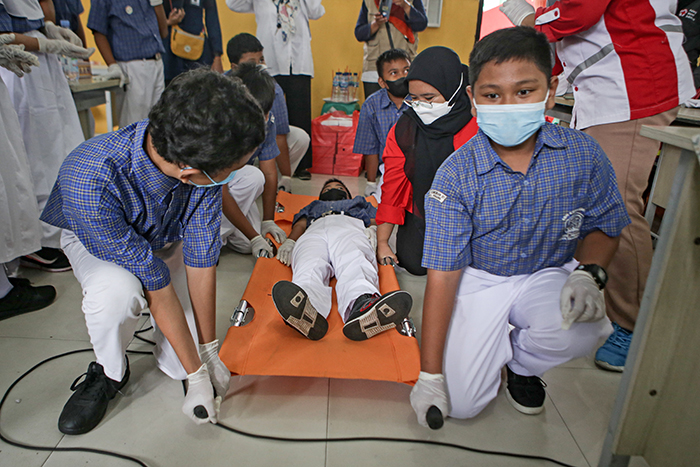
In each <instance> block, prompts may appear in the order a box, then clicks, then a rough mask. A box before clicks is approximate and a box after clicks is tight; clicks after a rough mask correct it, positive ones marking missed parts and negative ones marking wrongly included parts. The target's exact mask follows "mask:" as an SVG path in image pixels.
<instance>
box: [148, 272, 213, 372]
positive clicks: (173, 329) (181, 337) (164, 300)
mask: <svg viewBox="0 0 700 467" xmlns="http://www.w3.org/2000/svg"><path fill="white" fill-rule="evenodd" d="M188 281H189V280H188ZM144 292H145V295H146V300H147V301H148V306H149V308H150V310H151V314H152V315H153V319H154V320H155V321H156V324H157V325H158V328H159V329H160V330H161V332H162V333H163V335H164V336H165V338H166V339H168V342H170V345H172V346H173V350H175V354H176V355H177V358H178V359H179V360H180V363H182V366H183V367H184V368H185V371H186V372H187V374H191V373H194V372H195V371H197V370H198V369H199V367H200V366H202V361H201V360H200V358H199V352H198V350H197V346H196V345H195V342H194V340H193V339H192V335H191V334H190V329H189V327H188V326H187V320H186V319H185V312H184V311H183V309H182V304H181V303H180V300H178V298H177V294H176V293H175V288H174V287H173V284H172V283H170V284H168V285H167V286H166V287H163V288H162V289H158V290H153V291H149V290H145V291H144ZM193 306H194V305H193Z"/></svg>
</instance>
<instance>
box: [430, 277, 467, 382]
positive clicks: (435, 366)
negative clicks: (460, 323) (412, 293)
mask: <svg viewBox="0 0 700 467" xmlns="http://www.w3.org/2000/svg"><path fill="white" fill-rule="evenodd" d="M461 277H462V271H461V270H457V271H436V270H434V269H428V281H427V283H426V286H425V297H424V298H423V304H424V305H423V318H422V325H421V326H422V327H421V350H420V355H421V357H420V360H421V362H420V365H421V371H424V372H426V373H431V374H440V373H442V357H443V354H444V351H445V339H446V338H447V329H448V328H449V325H450V319H452V309H453V308H454V304H455V296H456V294H457V288H458V286H459V281H460V279H461Z"/></svg>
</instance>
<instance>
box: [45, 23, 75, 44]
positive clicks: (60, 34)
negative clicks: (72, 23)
mask: <svg viewBox="0 0 700 467" xmlns="http://www.w3.org/2000/svg"><path fill="white" fill-rule="evenodd" d="M44 28H45V29H46V37H48V38H49V39H59V40H63V41H68V42H70V43H71V44H73V45H77V46H78V47H82V46H83V41H81V40H80V38H79V37H78V35H77V34H76V33H74V32H73V31H71V30H70V29H68V28H62V27H61V26H56V25H55V24H53V23H52V22H51V21H46V22H44Z"/></svg>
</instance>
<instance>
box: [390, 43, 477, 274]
mask: <svg viewBox="0 0 700 467" xmlns="http://www.w3.org/2000/svg"><path fill="white" fill-rule="evenodd" d="M406 80H407V81H408V89H409V97H410V102H407V103H409V104H410V105H411V108H410V109H407V110H406V111H405V112H404V114H403V115H402V116H401V117H400V118H399V120H398V121H397V122H396V125H394V127H393V128H392V129H391V130H390V131H389V136H388V138H387V142H386V147H385V149H384V154H383V160H384V167H385V172H384V181H383V182H382V183H383V184H382V200H381V203H380V204H379V208H378V210H377V225H378V227H377V258H378V259H379V261H380V262H381V263H382V264H386V263H387V261H394V262H395V263H398V264H399V265H400V266H402V267H403V268H404V269H406V270H407V271H408V272H409V273H411V274H414V275H425V274H426V270H425V268H423V267H422V266H421V261H422V258H423V239H424V237H425V211H424V209H423V198H424V196H425V194H426V193H427V192H428V190H430V185H431V184H432V183H433V178H434V177H435V172H437V169H438V168H439V167H440V165H441V164H442V163H443V162H444V161H445V159H447V157H448V156H449V155H450V154H452V153H453V152H454V151H455V150H456V149H458V148H459V147H460V146H462V145H463V144H465V143H466V142H467V141H469V139H470V138H471V137H472V136H474V135H475V134H476V131H477V126H476V120H475V119H473V118H472V114H471V104H470V103H469V98H468V97H467V94H466V88H467V85H468V84H469V76H468V68H467V66H466V65H463V64H462V61H461V60H460V58H459V55H457V54H456V53H455V52H454V51H453V50H452V49H448V48H447V47H430V48H427V49H425V50H424V51H423V52H421V53H420V54H419V55H418V56H417V57H416V59H415V60H414V61H413V63H412V64H411V70H410V71H409V72H408V75H407V76H406ZM394 225H398V226H399V229H398V232H397V237H396V252H395V253H394V251H392V249H391V247H390V246H389V237H390V236H391V232H392V230H393V228H394Z"/></svg>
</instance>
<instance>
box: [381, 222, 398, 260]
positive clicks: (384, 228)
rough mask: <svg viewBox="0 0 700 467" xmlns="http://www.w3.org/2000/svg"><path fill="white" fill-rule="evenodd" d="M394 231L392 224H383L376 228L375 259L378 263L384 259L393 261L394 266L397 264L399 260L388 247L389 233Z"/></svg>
mask: <svg viewBox="0 0 700 467" xmlns="http://www.w3.org/2000/svg"><path fill="white" fill-rule="evenodd" d="M393 231H394V224H390V223H388V222H384V223H383V224H379V225H378V226H377V259H378V260H379V262H380V263H382V260H383V259H384V258H386V257H389V258H391V259H393V260H394V262H395V263H396V264H399V259H398V258H397V257H396V255H395V254H394V252H393V251H391V247H390V246H389V237H391V232H393Z"/></svg>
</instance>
